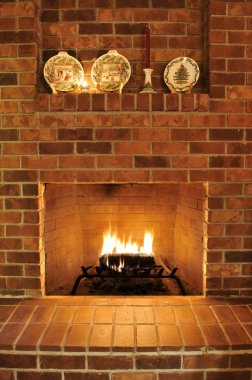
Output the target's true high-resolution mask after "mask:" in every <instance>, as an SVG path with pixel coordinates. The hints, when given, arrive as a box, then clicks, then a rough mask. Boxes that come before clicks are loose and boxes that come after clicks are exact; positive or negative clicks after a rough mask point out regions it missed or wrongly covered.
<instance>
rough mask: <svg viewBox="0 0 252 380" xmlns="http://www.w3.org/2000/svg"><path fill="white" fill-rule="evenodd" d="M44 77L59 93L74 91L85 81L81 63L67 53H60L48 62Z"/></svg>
mask: <svg viewBox="0 0 252 380" xmlns="http://www.w3.org/2000/svg"><path fill="white" fill-rule="evenodd" d="M44 77H45V80H46V81H47V83H48V84H49V85H53V87H54V88H55V90H57V91H72V90H73V89H74V87H75V85H77V84H78V83H80V82H81V81H82V80H83V79H84V70H83V67H82V66H81V64H80V62H79V61H77V59H75V58H74V57H72V56H71V55H69V54H68V53H67V52H66V51H60V52H59V53H58V54H57V55H54V56H53V57H51V58H50V59H48V61H47V62H46V64H45V66H44Z"/></svg>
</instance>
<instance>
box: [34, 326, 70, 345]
mask: <svg viewBox="0 0 252 380" xmlns="http://www.w3.org/2000/svg"><path fill="white" fill-rule="evenodd" d="M66 331H67V325H66V324H56V323H53V324H50V325H49V327H48V329H47V330H46V332H45V334H44V336H43V337H42V339H41V342H40V345H39V346H40V349H41V350H56V351H57V350H60V349H61V346H62V343H63V339H64V336H65V334H66Z"/></svg>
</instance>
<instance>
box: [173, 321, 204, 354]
mask: <svg viewBox="0 0 252 380" xmlns="http://www.w3.org/2000/svg"><path fill="white" fill-rule="evenodd" d="M179 330H180V332H181V335H182V340H183V342H184V346H185V349H186V350H193V349H194V350H195V349H198V348H201V347H203V346H204V345H205V341H204V338H203V336H202V334H201V331H200V329H199V327H198V325H192V324H190V325H187V324H182V325H179Z"/></svg>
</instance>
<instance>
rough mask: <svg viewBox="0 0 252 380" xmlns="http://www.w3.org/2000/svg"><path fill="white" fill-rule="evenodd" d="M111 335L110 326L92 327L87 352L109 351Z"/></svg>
mask: <svg viewBox="0 0 252 380" xmlns="http://www.w3.org/2000/svg"><path fill="white" fill-rule="evenodd" d="M111 334H112V326H111V325H94V326H93V327H92V331H91V336H90V341H89V350H90V351H109V350H110V345H111Z"/></svg>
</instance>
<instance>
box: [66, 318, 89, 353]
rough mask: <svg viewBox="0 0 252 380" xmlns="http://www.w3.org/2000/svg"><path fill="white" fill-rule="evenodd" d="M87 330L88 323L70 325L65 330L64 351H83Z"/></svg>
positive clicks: (85, 344) (86, 340)
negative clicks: (66, 330)
mask: <svg viewBox="0 0 252 380" xmlns="http://www.w3.org/2000/svg"><path fill="white" fill-rule="evenodd" d="M89 332H90V326H89V325H84V324H83V325H72V326H71V327H70V328H69V330H68V332H67V337H66V340H65V344H64V347H65V351H85V350H86V346H87V343H88V338H89Z"/></svg>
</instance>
